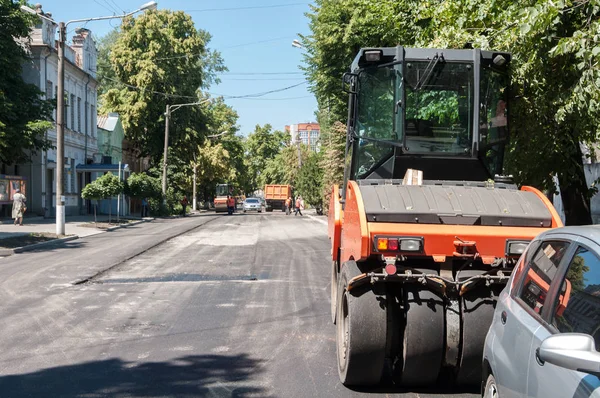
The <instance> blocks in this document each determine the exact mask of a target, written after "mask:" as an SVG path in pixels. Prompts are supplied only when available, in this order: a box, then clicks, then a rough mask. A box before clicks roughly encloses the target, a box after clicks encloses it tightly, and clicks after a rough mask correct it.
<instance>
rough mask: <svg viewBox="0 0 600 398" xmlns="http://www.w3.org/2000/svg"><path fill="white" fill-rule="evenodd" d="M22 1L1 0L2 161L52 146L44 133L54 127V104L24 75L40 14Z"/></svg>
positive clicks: (22, 157)
mask: <svg viewBox="0 0 600 398" xmlns="http://www.w3.org/2000/svg"><path fill="white" fill-rule="evenodd" d="M19 6H20V3H19V2H14V1H11V0H0V21H1V22H2V24H1V25H2V29H0V163H2V164H8V165H9V164H14V163H19V162H25V161H27V160H29V159H30V157H31V154H32V153H35V152H37V151H41V150H45V149H49V148H50V147H51V145H50V142H49V141H48V140H46V139H45V137H44V133H45V132H46V131H47V130H48V129H49V128H51V127H52V123H50V122H49V121H48V120H50V118H51V115H52V108H53V104H52V102H51V101H48V100H45V99H43V97H42V92H40V91H39V89H38V88H37V87H36V86H35V85H33V84H27V83H25V82H24V81H23V78H22V76H21V75H22V65H23V64H24V63H26V62H31V60H30V59H29V57H28V56H27V53H26V48H27V43H28V38H29V33H30V27H31V26H32V25H33V24H35V23H39V21H38V20H37V17H34V16H31V15H27V14H25V13H23V12H22V11H21V10H20V9H19Z"/></svg>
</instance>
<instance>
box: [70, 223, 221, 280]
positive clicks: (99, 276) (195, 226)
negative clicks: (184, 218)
mask: <svg viewBox="0 0 600 398" xmlns="http://www.w3.org/2000/svg"><path fill="white" fill-rule="evenodd" d="M218 218H219V217H217V216H214V217H211V218H210V219H208V220H205V221H204V222H202V223H200V224H195V225H194V226H192V227H190V228H187V229H185V230H183V231H181V232H178V233H177V234H175V235H172V236H169V237H167V238H164V239H162V240H160V241H158V242H156V243H155V244H154V245H152V246H150V247H146V248H144V250H142V251H140V252H138V253H135V254H132V255H131V256H129V257H126V258H124V259H121V260H120V261H119V262H117V263H115V264H113V265H111V266H109V267H108V268H105V269H103V270H102V271H99V272H97V273H95V274H94V275H92V276H89V277H86V278H83V279H80V280H77V281H75V282H72V283H71V284H72V285H74V286H76V285H83V284H86V283H93V282H94V281H95V280H96V279H98V278H101V277H102V276H104V275H105V274H106V273H108V272H110V271H113V270H114V269H116V268H117V267H119V266H120V265H122V264H124V263H126V262H127V261H130V260H131V259H134V258H136V257H137V256H139V255H142V254H144V253H146V252H147V251H148V250H151V249H154V248H155V247H157V246H160V245H162V244H163V243H165V242H168V241H169V240H171V239H174V238H177V237H179V236H181V235H183V234H186V233H188V232H190V231H193V230H195V229H196V228H199V227H201V226H203V225H206V224H208V223H210V222H213V221H215V220H217V219H218Z"/></svg>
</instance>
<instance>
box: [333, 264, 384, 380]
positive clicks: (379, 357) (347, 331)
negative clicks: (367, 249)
mask: <svg viewBox="0 0 600 398" xmlns="http://www.w3.org/2000/svg"><path fill="white" fill-rule="evenodd" d="M361 273H362V272H361V271H360V270H359V268H358V266H357V264H356V263H355V262H354V261H348V262H346V263H344V265H343V266H342V270H341V272H340V278H339V284H338V296H337V297H338V300H337V307H338V308H337V322H336V330H337V333H336V345H337V357H338V360H337V362H338V373H339V376H340V380H341V382H342V383H343V384H344V385H354V386H359V385H362V386H365V385H373V384H377V383H379V380H380V379H381V375H382V373H383V367H384V361H385V347H386V329H387V316H386V297H385V285H383V284H375V285H371V284H365V285H362V286H359V287H356V288H354V289H352V290H351V291H348V290H347V287H348V281H350V280H351V279H352V278H354V277H355V276H358V275H360V274H361Z"/></svg>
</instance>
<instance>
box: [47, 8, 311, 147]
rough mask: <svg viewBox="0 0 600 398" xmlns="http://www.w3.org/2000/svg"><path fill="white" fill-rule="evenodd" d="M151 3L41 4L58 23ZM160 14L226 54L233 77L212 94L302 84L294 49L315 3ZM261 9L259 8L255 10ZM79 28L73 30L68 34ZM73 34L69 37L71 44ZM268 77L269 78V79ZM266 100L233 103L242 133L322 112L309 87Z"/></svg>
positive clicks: (97, 31) (100, 27) (101, 30)
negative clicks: (207, 37)
mask: <svg viewBox="0 0 600 398" xmlns="http://www.w3.org/2000/svg"><path fill="white" fill-rule="evenodd" d="M146 1H147V0H88V1H85V2H82V1H76V0H39V2H40V3H41V4H42V6H43V9H44V11H45V12H51V13H52V17H53V18H54V19H55V20H57V21H68V20H72V19H82V18H88V17H98V16H105V15H112V14H117V13H122V12H123V11H132V10H135V9H137V8H139V6H140V5H142V4H143V3H145V2H146ZM157 2H158V8H159V9H171V10H182V11H186V12H187V13H188V14H190V15H191V16H192V18H193V20H194V22H195V23H196V27H197V28H201V29H204V30H207V31H208V32H210V34H212V36H213V38H212V41H211V43H210V44H209V47H210V48H212V49H214V50H218V51H220V52H221V55H222V57H223V59H224V60H225V65H226V66H227V67H228V68H229V73H226V74H224V75H222V76H221V80H222V82H221V83H220V84H219V85H213V86H212V87H211V88H210V90H209V91H210V92H211V93H213V94H219V95H231V96H238V95H245V94H253V93H260V92H265V91H270V90H277V89H281V88H285V87H289V86H292V85H296V84H299V83H302V82H303V81H304V75H303V74H302V73H301V71H300V69H299V68H298V66H299V65H300V64H301V63H302V52H303V50H301V49H298V48H294V47H292V45H291V43H292V40H294V39H295V38H297V34H298V33H300V34H309V32H310V30H309V27H308V19H307V18H306V17H305V16H304V13H305V12H307V11H309V6H308V5H309V3H310V1H302V0H157ZM254 7H256V8H254ZM119 23H120V22H119V21H118V20H114V21H95V22H90V23H89V24H87V26H86V27H87V28H88V29H90V30H91V31H92V33H93V34H94V35H95V36H97V37H102V36H104V35H105V34H106V33H107V32H109V31H110V30H112V28H113V27H114V26H118V24H119ZM74 27H75V26H72V25H69V30H72V28H74ZM71 36H72V34H70V35H69V38H70V37H71ZM267 73H268V74H267ZM260 98H261V99H241V98H240V99H229V100H227V103H228V104H229V105H231V106H232V107H233V108H234V109H235V110H236V111H237V112H238V114H239V121H238V123H239V125H240V132H241V133H242V134H244V135H247V134H248V133H250V132H252V131H253V130H254V126H255V125H256V124H261V125H263V124H265V123H270V124H271V125H272V126H273V128H275V129H278V130H283V128H284V126H285V125H286V124H292V123H301V122H309V121H314V120H315V114H314V113H315V111H316V108H317V105H316V100H315V98H314V96H313V95H312V94H311V93H310V92H309V91H308V86H307V84H300V85H299V86H298V87H294V88H291V89H289V90H285V91H281V92H277V93H273V94H269V95H265V96H263V97H260Z"/></svg>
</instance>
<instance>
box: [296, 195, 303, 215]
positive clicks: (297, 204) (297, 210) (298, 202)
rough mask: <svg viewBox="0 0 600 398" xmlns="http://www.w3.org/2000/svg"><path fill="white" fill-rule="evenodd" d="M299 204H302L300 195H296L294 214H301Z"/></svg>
mask: <svg viewBox="0 0 600 398" xmlns="http://www.w3.org/2000/svg"><path fill="white" fill-rule="evenodd" d="M301 205H302V201H301V197H300V196H298V197H297V198H296V211H295V214H294V215H295V216H297V215H298V214H300V215H302V209H300V207H301Z"/></svg>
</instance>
